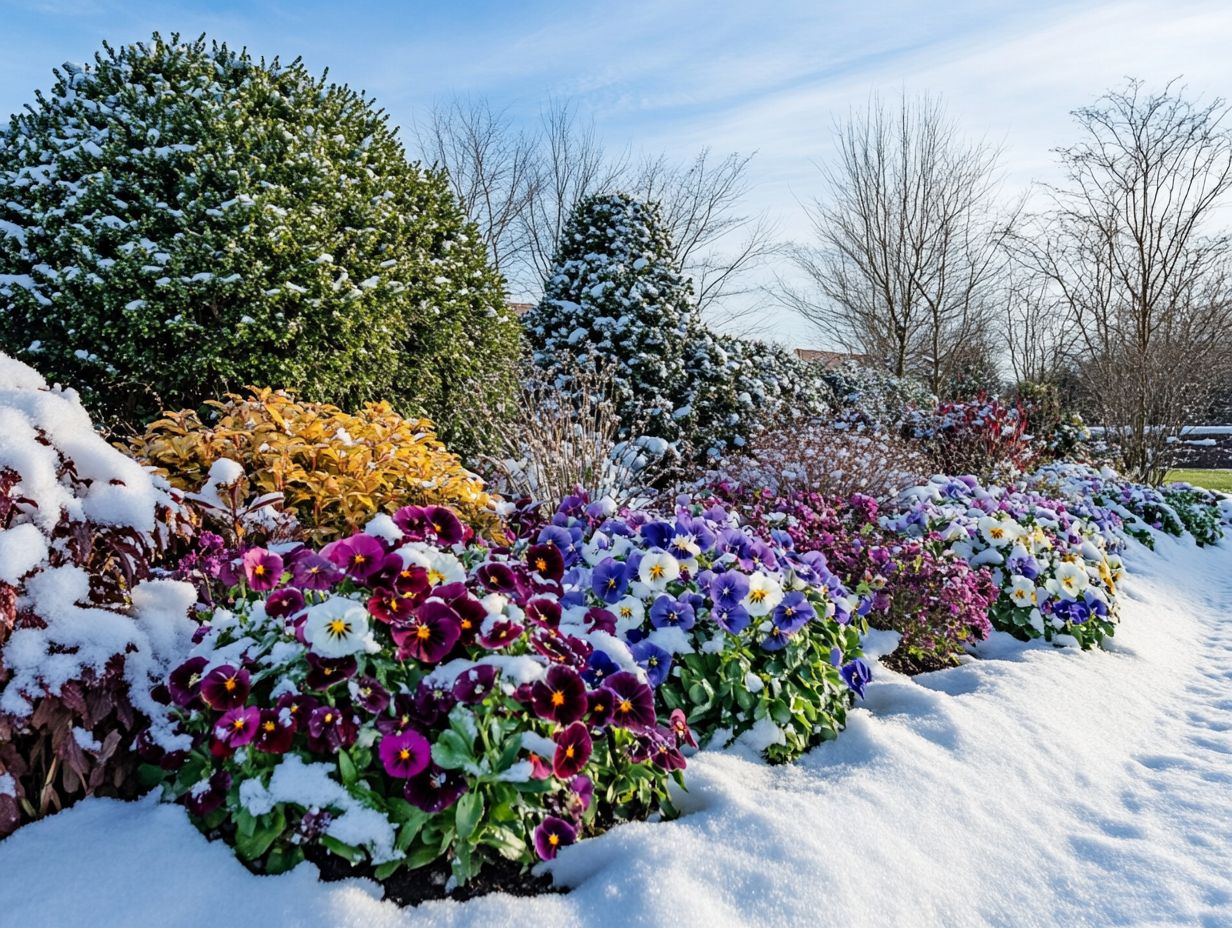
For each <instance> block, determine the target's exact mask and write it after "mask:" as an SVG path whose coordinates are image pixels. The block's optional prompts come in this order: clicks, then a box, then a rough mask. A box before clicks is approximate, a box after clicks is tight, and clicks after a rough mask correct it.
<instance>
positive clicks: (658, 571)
mask: <svg viewBox="0 0 1232 928" xmlns="http://www.w3.org/2000/svg"><path fill="white" fill-rule="evenodd" d="M637 575H638V579H639V580H641V581H642V583H644V584H646V586H647V587H649V588H650V589H651V590H654V591H655V592H656V593H662V592H663V591H664V590H666V589H667V585H668V584H669V583H671V582H672V581H673V580H677V579H679V578H680V562H679V561H677V560H676V559H675V558H674V557H672V556H671V555H670V554H668V553H667V552H666V551H661V550H659V549H657V548H653V549H651V550H650V551H647V552H646V553H645V554H644V555H643V556H642V559H641V560H640V561H639V562H638V565H637Z"/></svg>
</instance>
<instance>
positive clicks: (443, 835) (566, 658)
mask: <svg viewBox="0 0 1232 928" xmlns="http://www.w3.org/2000/svg"><path fill="white" fill-rule="evenodd" d="M234 553H238V554H239V556H238V558H233V557H231V556H223V557H217V556H213V555H211V556H210V557H207V558H205V559H202V560H200V561H197V562H196V563H195V564H194V567H195V568H197V569H204V570H206V571H211V572H213V573H214V574H215V579H219V580H222V581H223V582H224V584H228V585H230V595H229V597H228V605H227V606H226V607H223V606H222V605H219V606H218V607H217V608H215V609H214V611H213V613H212V615H210V616H209V617H208V620H207V622H206V625H205V626H204V630H203V633H202V634H201V635H200V636H199V641H198V643H197V645H196V647H195V648H194V649H193V651H192V652H191V654H189V655H188V657H187V660H186V661H184V662H183V663H182V664H181V665H180V666H179V667H178V668H176V669H175V670H174V671H173V672H172V673H171V674H170V677H169V679H168V690H169V695H170V702H171V708H170V709H169V712H168V714H167V715H166V716H164V717H163V718H161V719H160V720H159V723H158V724H156V725H155V726H154V727H153V728H152V729H151V739H150V743H149V745H148V753H147V758H148V760H149V761H150V762H151V763H152V764H157V768H155V767H151V768H150V769H151V772H156V770H161V771H166V773H165V774H164V775H165V777H166V778H167V790H168V792H169V793H170V794H171V795H172V796H175V797H177V798H178V799H179V800H180V801H181V802H182V803H183V804H184V805H185V806H186V807H187V808H188V809H189V811H190V812H191V813H192V814H193V816H194V817H195V818H196V820H197V821H198V822H199V823H200V824H201V825H202V827H203V828H205V829H218V830H219V831H220V833H221V834H222V835H223V836H224V837H226V839H227V840H228V841H230V842H231V843H233V844H234V845H235V847H236V850H237V852H238V853H239V855H240V856H241V857H242V858H244V859H245V860H247V861H249V862H250V863H252V864H253V865H254V866H258V867H259V868H261V869H264V870H266V871H269V872H277V871H281V870H285V869H287V868H289V867H291V866H294V865H295V864H296V863H297V862H298V861H300V860H302V859H303V858H304V855H305V852H307V853H308V854H309V855H310V856H311V855H313V854H316V853H318V852H320V851H322V850H323V851H327V852H330V853H332V854H335V855H339V856H341V857H342V858H344V859H345V860H347V861H349V862H351V863H356V864H358V863H361V862H367V863H369V864H370V865H371V866H372V867H373V868H374V872H375V875H376V876H377V878H378V879H383V878H386V877H388V876H390V875H391V874H393V873H394V872H395V871H396V870H398V869H400V868H403V867H406V868H409V869H417V868H420V867H425V866H428V865H436V866H437V868H438V869H439V868H441V867H447V868H448V869H450V870H451V871H452V876H453V878H454V881H455V883H465V882H466V881H467V880H469V879H470V878H471V877H473V876H474V875H475V874H476V873H477V872H478V871H479V870H480V868H481V867H482V865H483V863H484V861H486V860H490V859H493V858H495V857H503V858H506V859H509V860H512V861H515V862H517V863H520V864H525V865H529V864H531V863H533V862H534V861H535V860H536V859H537V858H539V859H550V858H552V857H554V856H555V854H556V851H557V850H558V849H559V848H560V847H563V846H564V845H566V844H569V843H571V842H572V841H574V840H575V838H577V837H578V836H579V835H583V834H586V833H589V832H593V831H596V830H600V829H602V828H604V827H607V825H609V824H611V823H612V822H614V821H619V820H621V819H623V818H627V817H630V816H634V817H643V816H645V815H646V814H648V813H649V812H651V811H653V810H655V809H657V808H664V809H665V810H667V811H670V805H669V804H668V803H667V800H666V790H665V785H666V782H667V779H668V777H669V775H670V774H675V775H676V776H677V778H679V773H678V771H680V770H681V769H683V767H684V759H683V757H682V755H681V754H680V750H679V748H680V742H681V741H682V740H683V739H686V738H689V737H690V735H689V732H688V729H687V726H685V725H683V723H681V724H678V725H675V726H674V727H672V728H669V727H668V726H667V725H666V724H663V721H666V717H664V719H663V721H661V720H660V719H659V717H658V716H656V712H655V701H654V694H653V691H652V689H651V688H650V686H649V685H648V684H647V683H646V680H645V674H644V672H643V671H642V670H641V669H640V668H639V666H638V665H637V663H636V661H635V657H634V655H633V654H632V653H631V652H630V651H629V649H628V648H627V647H626V646H625V645H624V644H623V643H622V642H620V641H618V640H617V639H616V637H615V636H614V632H615V627H616V620H615V617H614V616H613V615H612V614H611V613H610V612H606V611H603V610H599V609H587V608H585V607H583V606H581V605H579V604H578V602H577V601H576V599H574V598H571V597H570V595H569V594H568V593H567V592H566V588H565V562H566V559H571V558H573V557H574V553H573V552H572V550H570V549H566V548H562V547H558V546H557V545H556V544H555V543H554V541H553V540H547V541H545V542H543V543H539V544H527V543H525V542H524V543H522V544H521V545H520V546H519V547H518V548H516V549H515V551H513V552H510V551H509V550H508V549H489V548H486V547H483V546H477V545H475V544H470V543H468V542H467V533H466V531H465V529H464V527H463V525H462V523H461V522H460V521H459V520H458V518H457V516H456V515H454V514H453V512H452V511H451V510H448V509H446V508H444V507H439V506H429V507H426V508H421V507H416V506H408V507H404V508H402V509H399V510H398V511H397V512H396V513H394V515H393V517H392V518H391V517H390V516H388V515H380V516H378V517H376V518H375V519H373V520H372V522H371V523H370V524H369V525H368V527H367V531H366V532H365V533H360V534H356V535H353V536H350V537H348V538H345V539H341V540H337V541H334V542H331V543H330V544H328V545H326V546H325V547H324V548H322V549H321V550H320V551H319V552H317V551H315V550H313V549H312V548H310V547H306V546H289V547H284V548H283V549H282V550H281V551H274V550H270V549H265V548H247V549H245V550H243V551H242V552H234ZM600 653H602V654H603V655H606V659H605V660H604V661H599V660H598V655H600ZM608 670H610V671H611V672H610V673H608V672H607V671H608ZM600 671H602V672H600Z"/></svg>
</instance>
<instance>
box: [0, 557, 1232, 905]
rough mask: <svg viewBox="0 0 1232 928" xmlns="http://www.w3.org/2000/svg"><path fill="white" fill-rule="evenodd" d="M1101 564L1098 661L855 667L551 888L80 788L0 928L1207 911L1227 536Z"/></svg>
mask: <svg viewBox="0 0 1232 928" xmlns="http://www.w3.org/2000/svg"><path fill="white" fill-rule="evenodd" d="M1159 548H1160V551H1159V553H1158V554H1151V553H1149V552H1147V551H1145V550H1143V549H1136V550H1134V551H1133V552H1131V554H1130V556H1129V557H1128V558H1127V564H1128V567H1129V577H1128V578H1127V579H1126V581H1125V583H1124V587H1123V592H1124V623H1123V626H1122V628H1121V629H1120V631H1118V633H1117V636H1116V638H1115V640H1114V642H1113V645H1112V650H1111V651H1110V652H1108V653H1095V654H1082V653H1077V652H1071V651H1061V650H1056V649H1053V648H1051V647H1024V646H1022V645H1019V644H1017V643H1013V642H1011V641H1010V640H1009V639H1006V638H998V639H995V640H993V641H991V642H989V643H988V644H987V645H986V646H985V647H984V648H983V650H984V658H983V659H982V660H978V661H973V662H971V663H968V664H966V665H964V666H963V667H961V668H958V669H954V670H949V671H945V672H943V673H939V674H931V675H927V676H923V677H918V678H916V679H915V680H911V679H907V678H904V677H899V676H896V675H894V674H891V673H889V672H888V671H885V670H884V669H882V670H880V671H879V673H878V676H877V680H876V682H875V683H874V685H872V686H871V687H870V689H869V692H868V697H869V698H868V701H867V703H866V704H865V706H864V708H862V709H860V710H858V711H856V712H855V713H854V714H853V716H852V718H851V724H850V727H849V728H848V730H847V731H846V732H845V733H844V734H843V736H842V737H841V738H840V739H839V740H838V741H837V742H835V743H833V744H829V745H825V746H823V747H821V748H819V749H817V750H815V751H813V752H812V753H811V754H809V755H807V756H806V757H804V758H803V759H802V760H801V761H800V762H799V763H797V764H794V765H789V766H784V767H777V768H772V767H767V766H765V765H763V764H760V763H757V762H755V761H753V760H751V759H749V758H747V757H744V756H741V755H739V754H736V753H724V754H710V753H704V754H702V755H700V756H698V757H696V758H694V759H693V760H691V761H690V764H689V771H688V772H689V778H690V783H691V788H690V792H689V794H688V796H687V797H686V798H684V799H683V800H682V803H683V808H684V810H685V815H684V816H683V817H682V818H680V819H679V820H678V821H675V822H671V823H667V824H638V825H628V826H623V827H620V828H617V829H615V830H614V831H612V832H610V833H609V834H607V835H604V836H602V837H600V838H597V839H594V840H589V841H585V842H583V843H581V844H579V845H576V846H574V847H572V848H569V849H567V850H566V851H565V852H564V853H562V854H561V856H560V858H559V859H558V860H557V862H556V865H555V874H556V877H557V878H558V880H561V881H563V882H565V883H567V884H569V885H571V886H573V887H574V889H573V891H572V892H571V893H569V894H567V895H560V896H556V895H553V896H541V897H538V898H533V899H513V898H510V897H507V896H489V897H485V898H482V899H478V900H474V901H471V902H467V903H464V904H458V903H453V902H438V903H430V904H427V905H424V906H422V907H420V908H418V909H415V910H401V909H399V908H397V907H396V906H394V905H392V904H388V903H383V902H381V901H379V897H377V896H376V895H374V894H375V887H374V886H372V885H371V884H365V883H362V882H359V881H352V882H350V883H346V884H333V885H324V884H321V883H318V882H317V881H316V879H315V871H314V870H313V868H312V867H311V866H309V865H304V866H301V867H300V868H299V869H298V870H296V871H295V872H293V873H290V874H287V875H284V876H280V877H263V878H258V877H254V876H251V875H250V874H248V872H247V871H246V870H244V868H243V867H242V866H241V865H240V864H239V863H238V862H237V861H236V860H235V859H234V858H233V857H232V855H231V852H230V851H229V850H228V849H227V848H226V847H225V846H223V845H221V844H209V843H208V842H206V841H205V839H204V838H202V837H201V836H200V835H199V834H198V833H197V832H196V831H195V830H194V829H193V828H192V826H191V825H190V824H189V823H188V821H187V819H186V818H185V816H184V813H183V812H182V811H180V810H179V809H178V808H175V807H171V806H160V805H157V804H156V803H154V802H152V801H151V800H148V799H147V800H145V801H142V802H139V803H134V804H123V803H117V802H111V801H102V800H91V801H88V802H84V803H82V804H80V805H78V806H77V807H76V808H74V809H72V810H70V811H68V812H65V813H62V814H60V815H57V816H55V817H54V818H51V819H49V820H46V821H43V822H40V823H37V824H35V825H32V826H29V827H27V828H24V829H23V830H22V831H20V832H18V833H17V834H16V835H15V836H14V837H12V838H10V839H9V840H7V841H5V842H3V843H0V923H3V924H5V925H13V926H22V928H37V926H48V928H65V926H74V925H90V926H96V928H109V926H117V928H120V926H123V928H136V926H145V925H158V926H160V928H173V926H203V928H217V926H220V925H225V926H227V928H245V926H261V928H273V926H281V925H295V926H318V925H319V926H351V925H354V926H364V928H381V926H394V925H416V926H418V925H424V926H427V925H456V926H461V925H482V926H498V925H534V926H536V928H545V926H549V925H611V926H631V925H670V926H673V928H686V926H692V925H698V926H705V928H719V926H721V925H759V926H763V925H764V926H777V925H784V926H796V925H830V924H834V925H842V926H845V928H852V926H860V925H895V926H907V925H911V926H914V925H945V926H959V925H984V924H993V925H1015V926H1020V925H1048V926H1053V925H1065V926H1079V925H1105V924H1108V925H1113V924H1115V925H1203V926H1217V925H1223V926H1226V925H1232V547H1229V546H1225V547H1221V548H1219V549H1214V550H1205V551H1199V550H1198V549H1196V548H1194V547H1193V546H1192V544H1191V543H1181V542H1177V541H1173V540H1172V539H1167V538H1164V539H1161V540H1160V542H1159Z"/></svg>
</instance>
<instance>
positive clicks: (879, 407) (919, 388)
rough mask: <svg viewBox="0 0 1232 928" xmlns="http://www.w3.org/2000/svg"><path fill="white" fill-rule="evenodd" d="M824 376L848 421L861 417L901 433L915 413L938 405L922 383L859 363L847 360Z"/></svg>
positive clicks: (868, 422)
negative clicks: (901, 429)
mask: <svg viewBox="0 0 1232 928" xmlns="http://www.w3.org/2000/svg"><path fill="white" fill-rule="evenodd" d="M821 377H822V379H823V380H824V381H825V383H826V384H827V385H828V386H829V388H830V390H831V392H832V393H833V395H834V397H835V400H836V402H837V404H838V406H839V408H840V409H841V410H843V413H844V416H845V418H858V419H861V420H863V421H864V422H865V423H866V424H867V425H870V426H874V427H877V428H880V429H882V430H884V431H889V432H894V431H898V430H899V429H900V427H901V426H902V424H903V423H904V422H905V421H906V420H907V417H908V416H909V415H910V414H911V412H912V411H913V410H931V409H934V408H935V407H936V405H937V397H936V396H934V395H933V394H932V393H930V392H929V390H928V387H927V386H925V385H924V384H923V383H922V382H920V381H918V380H916V379H914V378H912V377H895V376H894V375H893V374H890V373H887V372H886V371H884V370H881V369H879V368H877V367H873V366H870V365H865V364H859V363H857V362H855V361H845V362H844V363H842V364H840V365H839V366H838V367H835V368H832V369H830V370H827V371H825V372H824V373H823V374H822V375H821Z"/></svg>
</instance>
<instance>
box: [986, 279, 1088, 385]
mask: <svg viewBox="0 0 1232 928" xmlns="http://www.w3.org/2000/svg"><path fill="white" fill-rule="evenodd" d="M1001 312H1002V316H1001V326H1000V329H999V334H1000V336H1001V342H1002V344H1003V346H1004V348H1005V349H1006V351H1005V354H1006V356H1007V357H1008V359H1009V364H1010V372H1011V373H1012V374H1013V377H1014V380H1015V382H1017V383H1052V382H1054V381H1056V380H1057V379H1058V378H1059V377H1061V376H1062V374H1063V372H1064V371H1065V370H1066V368H1067V360H1068V358H1067V356H1068V353H1069V352H1068V348H1069V345H1070V344H1072V340H1073V335H1074V333H1073V323H1072V320H1071V319H1070V316H1069V313H1068V311H1067V309H1066V306H1065V301H1064V300H1063V299H1062V298H1061V297H1060V295H1059V294H1058V293H1057V292H1056V290H1055V288H1054V287H1052V286H1051V285H1050V283H1049V281H1048V280H1047V279H1046V278H1044V277H1042V276H1041V275H1039V274H1037V273H1032V272H1031V270H1030V269H1029V268H1023V267H1021V266H1016V267H1014V268H1012V269H1011V270H1010V271H1009V272H1008V273H1007V275H1006V278H1005V289H1004V291H1003V296H1002V308H1001Z"/></svg>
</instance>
